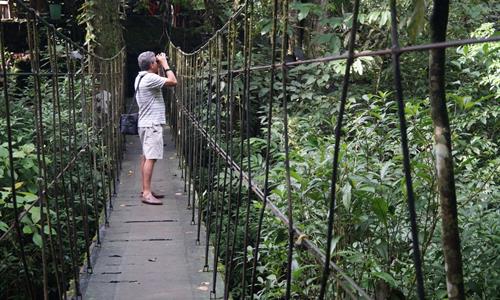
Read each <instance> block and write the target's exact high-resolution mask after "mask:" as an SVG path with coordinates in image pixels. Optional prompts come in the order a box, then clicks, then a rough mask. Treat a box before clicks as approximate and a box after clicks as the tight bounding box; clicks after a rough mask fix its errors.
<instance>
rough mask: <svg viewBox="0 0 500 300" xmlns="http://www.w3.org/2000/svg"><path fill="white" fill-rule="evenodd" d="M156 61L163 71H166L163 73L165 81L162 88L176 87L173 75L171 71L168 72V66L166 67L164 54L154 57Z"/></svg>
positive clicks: (166, 62)
mask: <svg viewBox="0 0 500 300" xmlns="http://www.w3.org/2000/svg"><path fill="white" fill-rule="evenodd" d="M156 59H157V60H158V63H159V64H160V65H161V66H162V68H163V70H167V71H166V72H165V76H167V77H166V80H165V83H164V85H163V86H176V85H177V78H176V77H175V74H174V72H173V71H172V70H170V66H169V65H168V61H167V57H166V56H165V53H160V54H158V55H156Z"/></svg>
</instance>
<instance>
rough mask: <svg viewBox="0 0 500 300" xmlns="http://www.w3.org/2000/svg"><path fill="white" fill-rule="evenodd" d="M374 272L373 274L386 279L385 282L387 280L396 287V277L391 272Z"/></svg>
mask: <svg viewBox="0 0 500 300" xmlns="http://www.w3.org/2000/svg"><path fill="white" fill-rule="evenodd" d="M372 274H373V276H375V277H378V278H380V279H382V280H384V281H385V282H387V283H388V284H389V285H390V286H392V287H396V286H397V283H396V280H394V278H393V277H392V276H391V274H389V273H386V272H373V273H372Z"/></svg>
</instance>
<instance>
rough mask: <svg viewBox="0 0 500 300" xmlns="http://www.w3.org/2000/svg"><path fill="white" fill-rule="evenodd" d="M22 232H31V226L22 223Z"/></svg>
mask: <svg viewBox="0 0 500 300" xmlns="http://www.w3.org/2000/svg"><path fill="white" fill-rule="evenodd" d="M23 232H24V233H26V234H32V233H33V228H31V226H29V225H24V226H23Z"/></svg>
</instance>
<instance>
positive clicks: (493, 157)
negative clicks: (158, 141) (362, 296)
mask: <svg viewBox="0 0 500 300" xmlns="http://www.w3.org/2000/svg"><path fill="white" fill-rule="evenodd" d="M256 7H257V8H258V10H257V12H256V14H257V15H258V16H259V17H258V18H257V22H256V23H255V24H254V28H253V32H254V33H255V41H254V42H255V45H254V48H253V50H254V51H253V53H252V59H253V63H254V64H255V65H259V64H261V65H265V64H267V63H269V60H270V57H271V54H270V53H269V52H270V51H269V48H270V44H269V39H268V36H269V34H270V28H271V22H270V21H271V19H270V18H269V13H267V14H266V11H267V12H268V11H269V3H259V4H258V5H256ZM318 7H319V5H318V4H314V3H309V2H308V3H302V2H298V1H295V2H293V3H292V5H291V8H292V9H294V10H295V12H296V17H297V19H299V20H307V18H310V17H318V16H322V17H324V18H320V21H319V23H320V24H321V25H322V26H325V27H327V29H326V30H325V31H324V32H322V33H318V34H317V35H316V36H315V38H316V39H317V40H313V43H315V44H317V45H320V44H321V45H322V48H321V50H322V52H321V53H322V54H324V55H327V54H330V53H331V52H338V51H342V50H344V49H345V45H346V43H345V41H346V40H345V36H346V33H348V31H349V29H350V26H351V24H350V22H351V23H352V20H351V18H352V16H351V15H349V14H348V13H344V12H342V11H339V10H335V9H332V10H328V11H326V10H323V11H321V10H319V9H318ZM457 7H460V8H465V7H468V5H467V4H465V3H464V2H460V3H459V4H457V6H455V7H454V9H455V10H456V9H457ZM488 7H489V6H488V5H486V4H484V5H483V4H481V3H477V4H474V5H473V6H472V9H473V10H478V11H481V13H482V15H483V16H484V15H488V13H485V11H488V12H490V13H491V10H487V8H488ZM405 9H406V10H405ZM398 10H399V11H400V15H399V24H400V26H399V27H400V34H401V41H402V45H404V44H406V43H408V42H418V43H420V42H427V41H426V34H427V32H426V30H427V28H426V27H425V26H424V25H425V20H426V17H427V15H426V14H427V10H428V6H426V5H425V3H424V1H413V2H411V1H403V2H398ZM326 13H330V15H328V16H325V14H326ZM462 13H463V14H464V12H463V11H462ZM468 14H474V13H473V12H467V15H468ZM476 17H477V16H476ZM476 17H474V18H476ZM451 18H452V20H453V19H454V18H458V17H457V16H452V17H451ZM478 20H479V19H478V18H477V19H473V20H472V21H470V22H469V20H468V21H467V25H468V26H469V27H467V28H463V29H459V28H451V29H450V31H451V34H452V35H454V36H456V35H458V36H460V34H462V35H463V33H464V31H466V32H467V36H468V37H471V36H472V37H487V36H492V35H495V34H496V33H495V27H494V25H493V23H483V24H481V23H480V22H479V21H478ZM390 23H391V20H390V13H389V10H388V5H387V3H374V2H368V3H363V6H362V12H361V14H360V24H361V28H360V32H359V34H358V41H357V45H358V48H357V50H368V49H369V50H373V48H374V47H376V48H386V47H388V45H389V42H390V40H389V38H388V37H389V36H390V35H389V30H390V29H389V26H390ZM471 28H472V29H471ZM279 34H281V32H279ZM331 37H335V42H334V41H333V39H331ZM498 50H499V48H498V45H497V43H489V44H477V45H469V46H463V47H458V48H456V49H449V50H447V55H448V56H447V87H446V88H447V94H446V96H447V100H448V102H447V109H448V112H449V114H450V121H451V126H452V144H453V150H454V162H455V166H454V167H455V172H456V177H455V178H456V188H457V195H458V199H457V200H458V213H459V224H460V234H461V243H462V257H463V260H464V276H465V283H466V293H467V294H466V296H467V298H471V299H490V298H495V297H496V294H495V293H496V291H497V290H498V289H499V288H500V283H499V282H498V280H497V277H498V276H495V275H497V273H498V271H496V270H497V269H500V268H499V264H500V260H499V258H498V255H495V253H496V252H498V251H497V249H498V247H499V245H500V244H499V242H500V238H499V237H500V230H499V228H500V227H499V226H500V223H499V220H500V218H499V216H498V207H499V205H500V202H499V200H498V199H500V194H499V193H500V189H499V187H498V182H499V181H500V178H499V177H498V174H499V171H500V169H499V165H500V161H499V159H498V150H497V149H499V146H500V145H499V144H498V141H499V138H498V134H499V131H498V129H499V128H500V123H499V122H500V121H499V118H498V116H499V115H500V111H499V109H500V106H498V99H499V95H498V90H499V89H498V84H499V83H498V78H499V77H500V74H498V69H499V68H498V58H499V53H498ZM242 57H243V55H242V53H241V52H239V53H238V54H237V62H236V64H237V65H238V66H241V65H242V62H241V60H242ZM390 63H391V61H390V60H389V59H388V58H387V57H375V58H359V59H356V60H355V61H354V64H353V66H352V71H351V82H350V86H349V92H348V99H347V103H346V115H345V117H344V124H343V131H342V141H341V145H340V149H341V151H340V159H339V161H340V164H339V179H338V183H337V187H336V190H335V191H334V192H335V193H336V194H337V203H336V211H335V225H334V237H333V239H332V240H331V241H327V240H326V221H325V220H326V219H327V218H328V214H327V211H328V205H329V199H330V193H331V176H332V164H333V161H332V160H333V148H334V143H335V139H334V132H335V126H336V123H337V116H338V110H339V98H340V94H341V84H342V79H343V74H344V72H345V61H332V62H326V63H317V64H306V65H300V66H295V67H292V68H290V69H289V71H288V82H287V94H288V108H289V114H288V118H289V137H290V168H291V185H292V190H291V197H292V202H293V206H294V209H293V214H294V220H295V225H296V226H297V227H298V228H299V229H300V230H301V231H303V232H304V233H305V237H303V238H307V239H309V240H311V241H312V242H313V243H314V244H316V245H318V246H319V248H320V249H325V248H326V245H327V244H328V243H331V245H332V260H333V261H334V262H335V263H337V264H338V265H339V266H340V267H341V268H342V269H343V270H345V271H346V272H347V273H348V275H349V276H351V277H352V278H353V279H354V281H356V282H357V283H359V284H360V285H361V287H362V288H363V289H365V290H366V291H367V292H368V293H369V294H370V295H374V294H375V293H377V292H381V291H383V290H386V291H389V290H390V291H391V293H395V294H399V295H401V294H402V295H404V296H405V297H407V298H409V299H411V298H415V297H416V295H415V293H416V291H415V287H414V286H415V270H414V265H413V259H412V253H411V238H410V236H411V234H410V232H411V231H410V225H409V216H408V209H407V203H406V198H407V195H406V187H405V181H404V173H403V165H402V164H403V163H402V153H401V138H400V131H399V119H398V115H397V103H396V99H395V94H394V92H393V91H394V88H393V78H392V69H391V68H392V67H391V64H390ZM401 63H402V72H403V74H402V75H403V89H404V95H405V113H406V118H407V126H408V138H409V145H410V149H409V151H410V156H411V164H412V177H413V187H414V192H415V195H416V209H417V223H418V226H419V231H420V232H419V234H420V235H419V240H420V247H421V250H422V256H423V261H424V278H425V286H426V290H427V296H428V297H430V298H432V299H442V298H444V297H446V284H445V282H446V281H445V273H444V267H443V265H444V261H443V254H442V246H441V227H440V214H439V213H440V212H439V199H438V196H437V193H436V189H437V187H436V181H435V178H436V174H435V172H436V171H435V166H434V161H435V153H434V149H433V125H432V119H431V112H430V104H429V99H428V96H427V95H428V74H427V64H428V56H427V54H426V53H411V54H404V55H402V56H401ZM281 79H282V78H281V70H279V71H278V72H277V75H276V77H275V82H274V86H272V87H271V86H270V73H269V72H266V71H255V72H252V80H251V83H250V94H251V97H250V103H251V120H250V122H251V123H250V124H251V126H250V127H251V131H252V132H251V136H250V137H247V138H248V139H249V143H250V146H251V151H250V154H247V153H246V150H245V151H243V153H240V152H241V151H240V150H239V149H236V150H235V153H234V154H233V156H234V157H235V161H237V162H239V161H240V160H241V161H243V162H244V165H243V168H244V170H245V171H246V172H248V171H249V169H251V171H252V179H253V180H255V182H256V183H257V184H258V185H259V186H260V187H263V185H264V178H265V176H264V175H265V174H264V170H265V169H266V168H265V153H266V137H267V125H268V122H269V121H270V120H268V106H267V105H268V104H267V101H268V100H269V95H270V90H271V89H274V95H275V99H274V103H275V105H274V108H273V119H272V126H271V144H270V153H271V157H270V162H271V166H270V175H269V176H270V177H269V178H270V185H269V189H270V191H271V194H270V198H271V200H272V201H273V203H274V204H275V205H276V206H277V207H278V208H279V209H280V210H281V211H282V212H285V211H286V209H287V189H286V184H285V167H284V145H283V141H284V124H283V106H282V101H283V93H282V81H281ZM212 88H213V89H214V83H212ZM226 92H227V88H226V87H223V91H222V95H225V93H226ZM241 93H242V89H241V81H237V88H236V92H235V94H236V95H238V96H237V97H236V101H241V99H240V98H239V95H241ZM213 101H214V102H215V98H214V100H213ZM221 101H222V104H221V105H222V106H223V107H225V105H227V98H226V96H222V100H221ZM240 105H241V107H243V106H244V105H243V103H238V104H237V105H236V106H240ZM214 108H215V104H214V103H213V104H212V106H211V111H212V112H213V109H214ZM206 109H207V108H206V107H205V108H204V110H205V111H206ZM200 112H201V111H200ZM212 118H213V119H211V121H210V122H211V124H215V117H214V116H213V115H212ZM224 118H225V114H223V115H222V119H224ZM206 121H207V119H204V120H203V122H206ZM204 124H205V123H204ZM234 125H235V126H236V127H239V126H241V124H239V123H236V124H234ZM239 130H240V128H236V129H235V132H239ZM210 132H211V133H212V134H214V133H215V127H212V128H210ZM233 138H234V143H235V145H239V140H238V138H237V137H233ZM221 144H222V145H223V147H226V146H227V145H226V144H225V143H221ZM245 144H246V141H245ZM237 148H238V147H237ZM242 155H243V158H242V157H241V156H242ZM247 156H249V159H250V166H248V165H247V164H246V161H247V158H248V157H247ZM220 167H222V165H221V166H220ZM222 177H223V175H222V174H219V178H222ZM235 179H236V178H233V180H231V182H232V184H233V191H234V190H236V187H237V180H235ZM221 180H222V179H220V180H219V182H218V183H216V184H215V183H214V187H215V186H216V187H217V188H216V189H217V190H218V189H220V190H222V188H223V186H221ZM229 185H230V183H229V181H228V183H227V184H226V191H227V188H228V186H229ZM207 188H208V187H207V186H206V185H203V182H202V186H201V187H200V189H201V190H202V191H206V189H207ZM216 189H215V188H214V190H216ZM242 194H243V195H247V191H245V189H244V191H243V192H242ZM232 196H233V200H234V199H235V198H234V197H236V195H232ZM217 201H220V202H219V205H221V206H222V207H225V209H224V210H223V212H222V214H223V215H225V214H226V213H230V214H231V215H232V216H234V214H235V212H234V211H233V212H227V211H226V209H227V202H225V201H226V199H218V200H217ZM247 201H251V205H250V208H251V209H250V215H249V219H250V220H251V224H250V225H249V228H250V232H249V234H248V236H249V237H250V246H249V247H248V249H247V250H248V263H249V265H251V263H253V257H252V254H253V251H254V246H253V245H255V242H256V241H255V240H254V238H255V236H256V235H257V233H256V230H257V228H256V227H257V220H258V218H257V215H258V211H259V209H260V208H261V206H262V203H261V201H260V200H257V199H247V198H246V197H244V198H243V199H242V202H243V204H242V206H241V209H240V211H239V218H240V220H243V219H244V218H245V216H246V215H245V211H244V210H243V207H245V205H246V204H247V203H248V202H247ZM214 216H215V215H214ZM223 222H224V223H225V222H227V219H224V221H223ZM242 230H243V229H241V228H240V229H239V232H238V236H239V237H240V238H241V239H242V238H243V232H242ZM237 241H239V239H238V240H237ZM226 242H227V241H225V240H224V238H223V239H222V244H223V245H225V243H226ZM287 243H288V241H287V232H286V227H285V225H280V221H279V220H278V219H277V218H275V217H274V216H273V215H272V214H271V213H270V212H266V213H265V216H264V222H263V228H262V237H261V252H260V254H259V260H258V262H257V269H256V271H257V288H256V290H255V291H253V292H254V294H255V298H257V299H279V298H282V297H284V293H285V275H286V274H285V273H286V269H285V266H284V262H285V261H286V247H287V246H288V245H287ZM478 245H480V246H478ZM242 247H243V244H242V242H241V241H239V242H237V245H236V249H238V250H237V251H238V253H237V255H236V258H235V270H234V273H233V276H234V279H231V282H230V283H231V284H232V287H233V297H235V298H239V297H242V295H241V293H242V290H241V286H240V284H241V276H242V265H243V261H242V259H243V256H244V255H243V249H242ZM226 269H227V266H224V270H226ZM481 270H487V272H490V274H492V276H489V275H486V274H487V273H481ZM321 271H322V270H321V267H320V266H318V264H317V261H315V259H314V258H313V257H311V255H310V254H308V253H307V252H305V251H302V250H301V248H300V247H299V246H297V247H296V248H295V254H294V260H293V281H292V291H293V297H295V298H297V299H315V298H316V297H317V296H318V293H319V281H320V276H321ZM248 273H249V271H248V270H247V274H248ZM247 276H248V277H247V282H248V281H249V280H250V275H247ZM327 290H328V292H329V294H328V295H334V296H336V297H338V298H339V299H342V298H344V297H347V294H345V293H343V292H342V290H341V289H340V288H339V286H338V283H337V282H336V281H335V279H333V278H332V279H331V280H330V281H329V283H328V287H327ZM334 296H332V297H334Z"/></svg>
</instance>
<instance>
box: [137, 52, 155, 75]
mask: <svg viewBox="0 0 500 300" xmlns="http://www.w3.org/2000/svg"><path fill="white" fill-rule="evenodd" d="M137 61H138V63H139V69H140V70H141V71H147V70H149V67H150V66H151V64H152V63H154V62H155V61H156V55H155V53H154V52H152V51H146V52H142V53H141V54H139V57H137Z"/></svg>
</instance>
